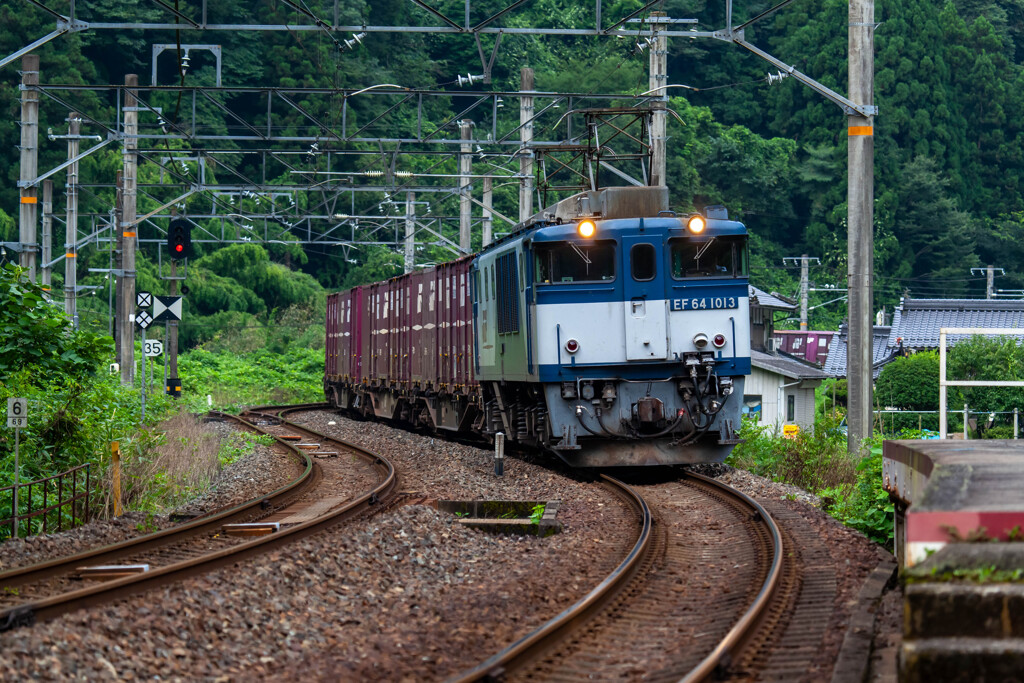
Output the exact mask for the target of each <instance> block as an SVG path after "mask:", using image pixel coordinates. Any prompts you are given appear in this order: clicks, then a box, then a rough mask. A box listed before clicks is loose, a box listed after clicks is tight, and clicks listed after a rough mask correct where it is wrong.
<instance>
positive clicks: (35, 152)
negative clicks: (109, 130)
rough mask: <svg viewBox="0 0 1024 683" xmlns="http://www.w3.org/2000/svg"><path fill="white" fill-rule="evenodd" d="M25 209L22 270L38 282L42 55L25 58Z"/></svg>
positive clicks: (20, 226)
mask: <svg viewBox="0 0 1024 683" xmlns="http://www.w3.org/2000/svg"><path fill="white" fill-rule="evenodd" d="M21 84H22V89H21V182H20V183H18V187H19V188H20V189H21V210H20V212H19V214H18V241H19V242H21V258H20V262H21V267H22V268H26V269H27V270H28V279H29V281H31V282H34V281H35V279H36V207H37V206H38V204H37V202H38V201H39V196H38V193H39V188H37V187H36V186H35V185H30V184H29V183H31V182H32V181H33V180H35V179H36V174H37V172H38V170H39V93H38V92H36V91H35V90H34V89H33V86H37V85H39V55H32V54H29V55H25V56H24V57H22V58H21Z"/></svg>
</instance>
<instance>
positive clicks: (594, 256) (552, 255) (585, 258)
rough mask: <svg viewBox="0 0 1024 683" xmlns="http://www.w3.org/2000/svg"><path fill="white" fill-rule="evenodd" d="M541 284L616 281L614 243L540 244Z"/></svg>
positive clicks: (538, 273) (538, 274) (537, 270)
mask: <svg viewBox="0 0 1024 683" xmlns="http://www.w3.org/2000/svg"><path fill="white" fill-rule="evenodd" d="M535 253H536V265H535V268H534V270H535V273H536V277H535V281H536V282H537V283H538V284H560V283H568V282H608V281H611V280H614V279H615V243H614V242H595V243H583V244H577V243H575V242H558V243H554V244H540V245H537V248H536V249H535Z"/></svg>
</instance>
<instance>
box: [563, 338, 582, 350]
mask: <svg viewBox="0 0 1024 683" xmlns="http://www.w3.org/2000/svg"><path fill="white" fill-rule="evenodd" d="M565 350H566V351H568V352H569V353H576V352H577V351H579V350H580V343H579V342H578V341H576V340H575V339H570V340H568V341H567V342H565Z"/></svg>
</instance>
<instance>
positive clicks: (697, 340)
mask: <svg viewBox="0 0 1024 683" xmlns="http://www.w3.org/2000/svg"><path fill="white" fill-rule="evenodd" d="M693 345H694V346H696V347H697V348H698V349H703V348H704V347H705V346H707V345H708V335H706V334H704V333H703V332H698V333H697V334H695V335H693Z"/></svg>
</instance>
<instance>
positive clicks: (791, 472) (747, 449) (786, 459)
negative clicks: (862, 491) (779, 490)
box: [727, 414, 854, 492]
mask: <svg viewBox="0 0 1024 683" xmlns="http://www.w3.org/2000/svg"><path fill="white" fill-rule="evenodd" d="M740 436H742V437H743V438H744V439H745V441H744V442H743V443H741V444H740V445H738V446H737V447H736V448H735V449H734V450H733V452H732V454H731V455H730V456H729V459H728V460H727V462H728V463H729V464H730V465H733V466H734V467H739V468H741V469H747V470H750V471H751V472H753V473H754V474H758V475H760V476H762V477H767V478H769V479H772V480H774V481H780V482H783V483H786V484H792V485H794V486H799V487H801V488H804V489H807V490H809V491H812V492H813V491H818V490H821V489H823V488H827V487H830V486H838V485H840V484H843V483H850V482H853V481H854V463H853V462H852V460H851V459H850V457H849V456H848V455H847V453H846V435H845V434H843V432H842V431H841V430H840V429H839V419H838V416H837V415H836V414H829V415H826V416H825V417H822V418H819V419H818V421H817V422H816V423H815V425H814V429H813V430H803V431H801V432H799V433H798V434H797V435H796V437H795V438H792V439H789V438H784V437H780V436H776V434H775V425H764V426H759V425H758V424H757V423H756V422H754V421H749V420H744V422H743V427H742V429H741V431H740Z"/></svg>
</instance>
